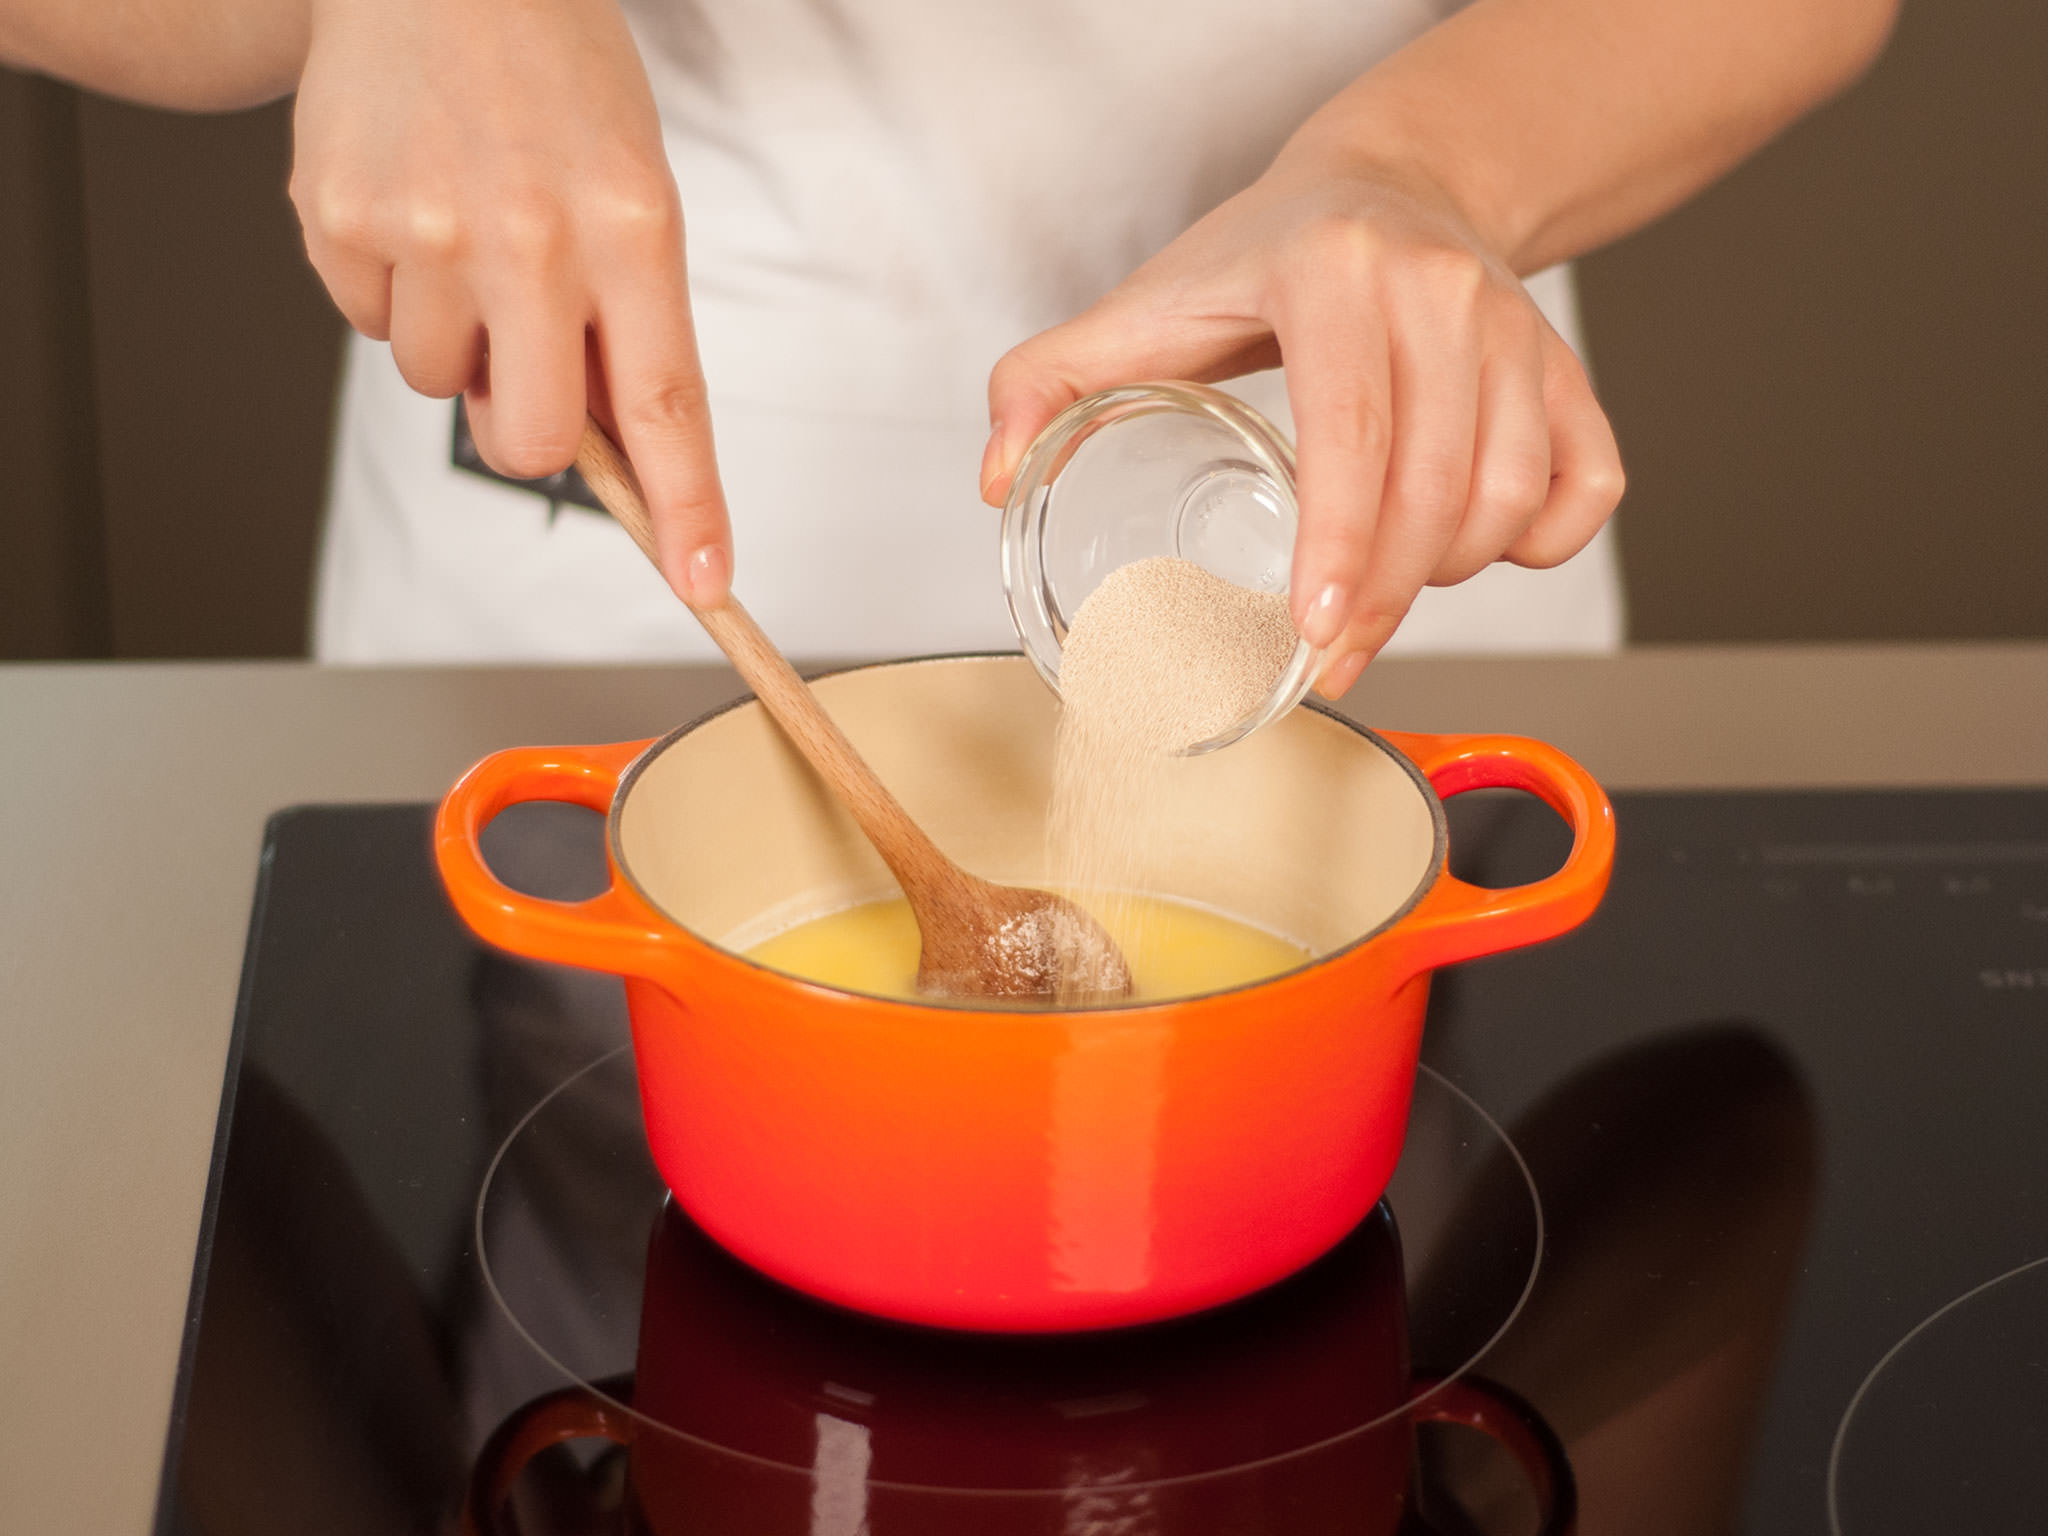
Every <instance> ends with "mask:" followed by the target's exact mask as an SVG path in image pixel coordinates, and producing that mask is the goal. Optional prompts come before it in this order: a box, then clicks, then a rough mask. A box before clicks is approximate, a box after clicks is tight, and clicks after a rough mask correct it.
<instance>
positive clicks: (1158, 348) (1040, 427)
mask: <svg viewBox="0 0 2048 1536" xmlns="http://www.w3.org/2000/svg"><path fill="white" fill-rule="evenodd" d="M1277 356H1278V354H1277V349H1276V348H1275V346H1274V344H1273V340H1272V333H1271V331H1270V330H1268V329H1267V328H1266V326H1265V325H1264V324H1263V323H1262V322H1258V321H1253V320H1247V319H1243V318H1237V317H1223V316H1199V317H1186V316H1177V315H1162V314H1160V313H1159V312H1157V311H1156V310H1154V309H1152V308H1150V307H1149V306H1146V305H1143V304H1141V303H1138V302H1134V301H1130V300H1126V299H1124V298H1123V297H1122V296H1121V295H1120V294H1111V295H1110V296H1109V297H1107V298H1105V299H1103V300H1101V301H1100V302H1099V303H1097V304H1095V305H1093V306H1091V307H1090V308H1088V309H1086V310H1084V311H1082V313H1080V314H1078V315H1076V316H1075V317H1074V318H1073V319H1071V320H1069V321H1067V322H1065V323H1064V324H1062V325H1056V326H1054V327H1052V329H1051V330H1046V331H1040V332H1039V333H1038V334H1037V335H1036V336H1033V337H1032V338H1030V340H1028V341H1025V342H1021V343H1019V344H1018V345H1017V346H1015V347H1012V348H1011V349H1010V350H1009V351H1008V352H1006V353H1004V354H1003V356H1002V358H1001V359H1000V360H999V361H998V362H997V363H996V366H995V368H994V369H993V371H991V372H990V374H989V379H988V417H989V438H988V447H987V448H986V449H985V450H983V452H982V457H981V496H982V500H984V501H986V502H987V503H988V504H989V505H990V506H1001V505H1002V502H1003V498H1004V497H1006V496H1008V495H1009V493H1010V482H1011V480H1013V479H1014V478H1015V477H1016V474H1017V463H1018V461H1019V460H1020V459H1022V458H1023V457H1024V450H1025V449H1027V448H1029V447H1030V446H1031V440H1032V439H1033V438H1035V437H1037V436H1038V434H1039V433H1041V432H1043V431H1044V430H1045V428H1046V426H1047V424H1048V423H1050V422H1051V420H1052V419H1053V417H1055V416H1057V415H1059V413H1060V412H1061V411H1063V410H1065V409H1066V408H1067V407H1068V406H1070V405H1072V404H1073V403H1074V402H1075V401H1076V400H1079V399H1080V398H1081V397H1082V396H1083V395H1091V394H1094V393H1095V392H1096V391H1097V390H1101V389H1109V388H1111V387H1113V386H1115V385H1118V384H1136V383H1141V382H1144V381H1147V380H1153V379H1191V380H1195V381H1197V382H1200V383H1213V382H1215V381H1216V380H1218V379H1228V378H1234V377H1236V376H1237V375H1238V374H1241V373H1249V372H1251V371H1252V370H1253V369H1255V368H1264V367H1270V366H1271V365H1272V363H1273V362H1274V361H1276V360H1277Z"/></svg>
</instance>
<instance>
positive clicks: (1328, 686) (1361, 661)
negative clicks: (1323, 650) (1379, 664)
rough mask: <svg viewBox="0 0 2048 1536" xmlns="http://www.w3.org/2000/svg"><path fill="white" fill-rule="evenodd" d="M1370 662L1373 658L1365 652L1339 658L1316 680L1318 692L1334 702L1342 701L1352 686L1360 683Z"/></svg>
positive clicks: (1355, 652)
mask: <svg viewBox="0 0 2048 1536" xmlns="http://www.w3.org/2000/svg"><path fill="white" fill-rule="evenodd" d="M1370 660H1372V658H1371V657H1370V656H1369V655H1367V654H1366V653H1365V652H1364V651H1353V652H1352V653H1351V654H1350V655H1348V656H1340V657H1338V658H1337V660H1335V661H1334V662H1332V663H1331V664H1330V665H1329V666H1328V667H1327V668H1325V669H1324V672H1323V675H1322V676H1321V677H1319V678H1318V679H1316V692H1318V693H1320V694H1321V695H1322V696H1323V697H1324V698H1326V699H1329V700H1331V701H1333V702H1334V701H1335V700H1337V699H1341V698H1342V697H1343V696H1344V695H1345V694H1347V693H1349V692H1350V691H1351V685H1352V684H1353V683H1355V682H1357V681H1358V678H1359V674H1361V673H1362V672H1364V671H1365V664H1366V663H1367V662H1368V661H1370Z"/></svg>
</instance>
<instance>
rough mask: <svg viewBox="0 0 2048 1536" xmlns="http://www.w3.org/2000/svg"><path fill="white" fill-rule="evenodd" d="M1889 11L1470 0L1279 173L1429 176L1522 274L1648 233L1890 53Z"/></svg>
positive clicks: (1743, 0) (1369, 80) (1821, 2)
mask: <svg viewBox="0 0 2048 1536" xmlns="http://www.w3.org/2000/svg"><path fill="white" fill-rule="evenodd" d="M1896 5H1897V0H1476V3H1475V4H1472V5H1470V6H1468V7H1467V8H1466V9H1464V10H1462V11H1460V12H1459V13H1458V14H1456V15H1455V16H1453V17H1451V18H1450V19H1449V20H1447V21H1445V22H1444V23H1443V24H1442V25H1440V26H1438V27H1436V28H1434V29H1432V30H1431V31H1430V32H1428V33H1426V34H1424V35H1423V36H1422V37H1421V38H1419V39H1417V40H1416V41H1415V42H1414V43H1412V44H1411V45H1409V46H1408V47H1407V48H1404V49H1402V50H1401V51H1400V52H1398V53H1396V54H1394V55H1393V56H1392V57H1390V58H1389V59H1387V60H1386V61H1385V62H1384V63H1382V64H1380V65H1379V66H1378V67H1376V68H1374V69H1372V70H1370V71H1368V72H1367V73H1366V74H1365V75H1364V76H1362V77H1361V78H1360V79H1359V80H1358V81H1357V82H1355V83H1354V84H1353V85H1351V86H1350V87H1349V88H1347V89H1346V90H1345V91H1343V92H1342V93H1341V94H1340V95H1338V96H1337V97H1336V98H1335V99H1334V100H1332V101H1331V102H1329V103H1328V104H1327V105H1326V106H1325V107H1323V108H1322V109H1321V110H1320V111H1318V112H1317V113H1316V115H1315V116H1314V117H1313V118H1311V119H1310V120H1309V122H1308V123H1306V124H1305V125H1304V126H1303V128H1302V129H1301V131H1300V132H1299V133H1298V134H1296V136H1295V138H1294V139H1293V141H1291V142H1290V144H1289V145H1288V147H1287V149H1286V150H1285V151H1283V153H1282V156H1281V163H1282V165H1283V166H1285V165H1287V164H1289V163H1290V162H1292V163H1302V162H1304V161H1307V162H1309V163H1321V164H1325V165H1326V164H1328V163H1329V157H1331V156H1334V157H1336V159H1337V161H1338V162H1339V163H1342V162H1344V161H1346V160H1349V161H1351V162H1353V163H1358V164H1361V165H1364V166H1370V167H1373V168H1374V169H1377V170H1384V169H1386V168H1388V167H1393V168H1397V169H1400V168H1405V169H1407V170H1410V171H1412V172H1416V173H1419V174H1421V175H1423V176H1425V177H1427V178H1428V179H1429V180H1430V181H1432V182H1434V183H1435V184H1436V185H1437V186H1438V187H1440V188H1441V189H1442V190H1443V191H1444V192H1445V193H1446V194H1447V195H1449V196H1450V198H1451V199H1452V200H1453V201H1454V202H1455V203H1456V204H1457V205H1458V206H1459V207H1460V208H1461V209H1462V210H1463V212H1464V213H1465V215H1466V217H1467V218H1468V219H1469V220H1470V221H1471V222H1472V224H1473V226H1474V228H1475V230H1476V231H1477V233H1478V234H1479V236H1480V237H1481V239H1482V240H1483V241H1484V242H1485V243H1486V244H1487V245H1488V247H1489V248H1491V249H1492V250H1493V251H1495V252H1496V253H1498V254H1499V255H1500V256H1501V257H1502V258H1503V259H1504V260H1506V261H1507V262H1508V263H1509V264H1510V265H1511V266H1513V267H1514V268H1515V270H1516V271H1518V272H1522V273H1528V272H1533V271H1536V270H1538V269H1540V268H1542V267H1546V266H1549V265H1550V264H1551V263H1552V262H1556V261H1562V260H1565V259H1566V258H1568V257H1571V256H1575V255H1578V254H1579V253H1581V252H1583V251H1586V250H1589V249H1591V248H1593V247H1594V246H1598V245H1601V244H1603V243H1605V242H1606V241H1609V240H1612V239H1615V238H1617V237H1618V236H1620V235H1624V234H1626V233H1628V232H1629V231H1631V230H1633V229H1636V228H1638V227H1640V226H1641V225H1643V224H1645V223H1648V222H1649V221H1650V220H1651V219H1653V218H1655V217H1657V215H1659V214H1661V213H1663V212H1665V211H1666V210H1667V209H1669V208H1671V207H1672V206H1673V205H1675V204H1676V203H1678V202H1680V201H1682V200H1683V199H1684V198H1686V197H1687V196H1689V195H1690V194H1691V193H1693V192H1695V191H1697V190H1698V189H1699V188H1700V187H1702V186H1704V185H1705V184H1706V183H1708V182H1709V181H1711V180H1713V179H1714V177H1716V176H1717V175H1719V174H1720V173H1721V172H1723V171H1725V170H1727V169H1728V168H1729V167H1730V166H1731V165H1733V164H1734V163H1735V162H1736V161H1738V160H1740V159H1741V158H1742V157H1743V156H1744V155H1746V154H1748V153H1749V152H1750V151H1751V150H1753V149H1755V148H1756V147H1757V146H1758V145H1759V144H1761V143H1763V142H1764V141H1765V140H1766V139H1768V138H1769V137H1770V136H1771V135H1772V134H1774V133H1776V132H1777V131H1778V130H1779V129H1781V128H1783V127H1784V126H1785V125H1786V124H1787V123H1789V122H1791V121H1792V120H1793V119H1794V118H1796V117H1797V116H1799V114H1800V113H1802V112H1804V111H1805V110H1806V109H1807V108H1809V107H1811V106H1813V105H1814V104H1815V103H1817V102H1819V101H1821V100H1823V99H1825V98H1826V97H1828V96H1830V95H1832V94H1833V93H1834V92H1836V91H1838V90H1840V89H1842V88H1843V87H1844V86H1846V85H1847V84H1848V83H1849V82H1850V81H1851V80H1853V79H1855V78H1856V76H1857V75H1858V74H1860V73H1861V72H1862V70H1863V69H1864V68H1865V67H1867V66H1868V64H1869V63H1870V61H1871V60H1872V59H1874V58H1875V57H1876V55H1877V53H1878V51H1879V49H1880V48H1882V46H1883V44H1884V40H1885V37H1886V36H1887V34H1888V32H1889V30H1890V26H1891V21H1892V17H1893V15H1894V13H1895V10H1896Z"/></svg>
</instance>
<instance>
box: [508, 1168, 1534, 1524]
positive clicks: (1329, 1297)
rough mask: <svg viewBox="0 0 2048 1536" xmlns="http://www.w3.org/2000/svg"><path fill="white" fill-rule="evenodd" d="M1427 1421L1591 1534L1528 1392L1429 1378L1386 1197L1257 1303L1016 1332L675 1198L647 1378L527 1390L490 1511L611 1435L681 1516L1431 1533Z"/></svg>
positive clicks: (657, 1265) (706, 1520) (654, 1301)
mask: <svg viewBox="0 0 2048 1536" xmlns="http://www.w3.org/2000/svg"><path fill="white" fill-rule="evenodd" d="M627 1396H630V1406H628V1405H627V1404H626V1403H625V1402H624V1401H622V1399H623V1398H625V1397H627ZM608 1399H609V1400H608ZM1417 1422H1449V1423H1456V1424H1465V1425H1469V1426H1471V1427H1473V1428H1477V1429H1481V1430H1483V1431H1484V1432H1486V1433H1488V1434H1490V1435H1492V1436H1493V1437H1494V1438H1496V1439H1497V1440H1499V1441H1500V1442H1501V1443H1502V1444H1504V1445H1505V1446H1506V1447H1507V1448H1508V1449H1509V1450H1510V1451H1511V1452H1512V1453H1513V1454H1514V1456H1515V1458H1516V1459H1517V1461H1518V1462H1519V1463H1520V1464H1521V1465H1522V1467H1523V1469H1524V1471H1525V1474H1526V1475H1527V1476H1528V1478H1529V1479H1530V1481H1531V1483H1532V1485H1533V1486H1534V1488H1535V1490H1536V1493H1537V1498H1538V1502H1539V1503H1540V1504H1541V1505H1542V1506H1543V1508H1544V1511H1545V1521H1546V1524H1545V1526H1544V1529H1546V1530H1565V1529H1568V1528H1569V1523H1570V1519H1571V1513H1572V1504H1573V1497H1572V1485H1571V1475H1570V1471H1569V1469H1568V1468H1567V1466H1566V1465H1565V1462H1564V1459H1563V1454H1562V1451H1561V1450H1560V1449H1559V1448H1558V1447H1557V1444H1556V1442H1555V1439H1554V1437H1552V1436H1551V1435H1550V1433H1549V1431H1548V1430H1547V1429H1546V1428H1545V1427H1544V1426H1543V1425H1542V1424H1541V1422H1540V1421H1539V1420H1537V1419H1536V1418H1535V1416H1534V1415H1533V1413H1532V1412H1531V1411H1530V1410H1529V1409H1528V1408H1527V1407H1526V1406H1525V1405H1523V1404H1521V1403H1520V1402H1519V1401H1518V1400H1516V1399H1514V1398H1513V1397H1511V1396H1510V1395H1508V1394H1506V1393H1505V1392H1503V1391H1501V1390H1500V1389H1498V1388H1495V1387H1492V1386H1490V1385H1487V1384H1485V1383H1482V1382H1478V1381H1475V1380H1471V1379H1469V1378H1468V1379H1464V1380H1457V1381H1452V1382H1449V1383H1437V1382H1433V1381H1427V1380H1416V1379H1413V1378H1411V1375H1410V1370H1409V1360H1408V1332H1407V1316H1406V1301H1405V1296H1404V1285H1403V1275H1402V1262H1401V1248H1400V1241H1399V1238H1398V1236H1397V1235H1396V1232H1395V1228H1394V1223H1393V1219H1392V1216H1391V1214H1390V1213H1389V1212H1388V1210H1387V1208H1386V1207H1385V1206H1384V1205H1382V1206H1381V1207H1379V1208H1378V1209H1377V1210H1376V1211H1375V1212H1374V1213H1373V1215H1372V1216H1371V1217H1370V1218H1369V1219H1368V1220H1367V1221H1366V1222H1365V1223H1364V1224H1363V1225H1362V1226H1360V1227H1359V1228H1358V1229H1357V1231H1355V1232H1354V1233H1353V1234H1352V1235H1351V1236H1350V1237H1349V1238H1347V1239H1346V1240H1345V1241H1344V1242H1342V1243H1341V1244H1339V1245H1338V1247H1337V1248H1336V1249H1334V1250H1333V1251H1332V1252H1331V1253H1330V1254H1329V1255H1328V1256H1326V1257H1325V1258H1324V1259H1322V1260H1321V1261H1319V1262H1318V1263H1316V1264H1315V1265H1313V1266H1311V1267H1310V1268H1309V1269H1308V1270H1306V1271H1305V1272H1303V1273H1302V1274H1300V1275H1298V1276H1296V1277H1295V1278H1294V1279H1292V1280H1290V1281H1287V1282H1285V1283H1283V1284H1282V1285H1280V1286H1278V1287H1276V1288H1274V1289H1272V1290H1270V1291H1268V1292H1265V1293H1263V1294H1261V1295H1259V1296H1256V1297H1254V1298H1251V1299H1250V1300H1248V1301H1245V1302H1241V1303H1239V1304H1237V1305H1236V1306H1233V1307H1229V1308H1225V1309H1223V1310H1221V1311H1219V1312H1215V1313H1211V1314H1209V1315H1207V1316H1204V1317H1200V1318H1195V1319H1191V1320H1186V1321H1181V1322H1175V1323H1166V1324H1160V1325H1155V1326H1152V1327H1147V1328H1140V1329H1130V1330H1124V1331H1121V1332H1116V1333H1108V1334H1092V1335H1072V1336H1063V1337H1036V1338H1018V1337H1001V1336H987V1337H976V1336H960V1335H955V1334H945V1333H939V1332H927V1331H924V1330H917V1329H909V1328H904V1327H901V1326H897V1325H893V1324H887V1323H879V1322H874V1321H871V1320H868V1319H865V1318H860V1317H857V1316H854V1315H852V1314H849V1313H844V1312H839V1311H836V1310H832V1309H828V1308H825V1307H821V1306H818V1305H816V1304H815V1303H812V1302H809V1301H807V1300H805V1299H803V1298H801V1297H798V1296H796V1295H795V1294H793V1293H791V1292H789V1291H786V1290H784V1289H782V1288H781V1287H779V1286H777V1285H775V1284H774V1283H772V1282H769V1281H766V1280H764V1279H762V1278H761V1277H759V1276H758V1275H756V1274H754V1273H752V1272H751V1271H749V1270H748V1269H746V1268H745V1267H744V1266H742V1265H741V1264H739V1263H738V1262H736V1261H735V1260H733V1259H731V1258H730V1257H728V1256H727V1255H726V1254H724V1253H723V1252H722V1251H720V1250H719V1249H718V1248H717V1247H716V1246H715V1245H714V1244H713V1243H712V1242H711V1241H710V1240H709V1239H707V1238H706V1237H705V1236H704V1235H703V1234H702V1233H701V1232H700V1231H699V1230H698V1229H697V1228H696V1227H695V1226H694V1225H693V1224H692V1223H691V1222H690V1221H689V1219H688V1218H687V1217H686V1216H684V1215H683V1214H682V1213H681V1212H680V1210H678V1209H677V1207H676V1206H675V1205H674V1204H672V1203H671V1204H669V1205H667V1206H666V1207H665V1208H664V1210H663V1212H662V1215H661V1217H660V1219H659V1220H658V1221H657V1223H656V1225H655V1228H654V1232H653V1236H652V1238H651V1240H650V1242H649V1247H648V1255H647V1274H646V1289H645V1292H644V1297H643V1302H642V1310H641V1320H640V1342H639V1352H638V1358H637V1361H636V1368H635V1371H634V1374H633V1377H632V1379H631V1382H630V1388H629V1389H628V1388H625V1387H622V1386H620V1385H619V1384H612V1385H611V1387H610V1388H609V1391H608V1393H607V1395H605V1396H600V1395H598V1394H597V1393H593V1392H591V1391H587V1390H585V1389H582V1388H572V1389H569V1390H567V1391H564V1392H558V1393H554V1394H550V1395H549V1396H546V1397H543V1398H540V1399H538V1400H536V1401H535V1402H532V1403H529V1404H528V1405H527V1406H526V1407H524V1408H522V1409H520V1410H519V1411H518V1412H517V1413H515V1414H514V1415H513V1416H512V1417H511V1418H509V1419H508V1420H507V1421H506V1422H505V1424H504V1425H502V1426H501V1427H500V1428H499V1430H498V1432H497V1433H496V1434H495V1435H494V1436H493V1437H492V1440H491V1442H490V1444H489V1445H487V1446H486V1448H485V1449H484V1451H483V1453H482V1455H481V1456H480V1457H479V1459H478V1464H477V1471H476V1475H475V1480H474V1482H473V1484H472V1495H471V1511H470V1516H471V1521H472V1525H473V1528H474V1529H477V1530H479V1531H485V1532H488V1531H492V1530H495V1529H498V1528H499V1527H498V1524H497V1523H496V1511H497V1510H498V1508H499V1507H500V1506H501V1504H502V1502H503V1499H504V1496H505V1494H506V1492H507V1490H508V1489H509V1488H510V1486H511V1484H512V1482H513V1480H514V1479H515V1478H516V1477H517V1475H518V1472H519V1470H520V1468H521V1466H522V1465H523V1464H524V1462H525V1461H526V1460H527V1459H529V1458H530V1457H531V1456H532V1455H534V1454H535V1453H536V1452H538V1451H539V1450H540V1449H542V1448H543V1447H545V1446H546V1445H548V1444H552V1443H555V1442H558V1441H561V1440H565V1439H571V1438H580V1437H588V1436H599V1437H603V1438H608V1439H612V1440H615V1441H619V1442H621V1443H623V1444H624V1445H626V1446H627V1448H628V1449H627V1457H628V1462H629V1467H630V1470H629V1473H628V1481H629V1486H630V1489H631V1494H630V1498H629V1504H630V1506H631V1508H632V1509H633V1511H634V1512H635V1516H636V1518H637V1520H638V1522H639V1524H640V1528H643V1529H646V1530H649V1531H653V1532H658V1533H663V1536H667V1533H680V1532H688V1533H691V1536H712V1533H724V1532H742V1531H744V1532H749V1533H759V1536H772V1533H776V1532H782V1531H789V1532H802V1533H810V1536H815V1533H820V1532H841V1531H843V1532H845V1533H847V1536H853V1533H855V1532H866V1533H869V1536H890V1533H908V1532H917V1533H927V1532H929V1533H934V1536H936V1533H940V1532H962V1531H973V1532H975V1533H977V1536H996V1533H1008V1532H1019V1533H1022V1532H1045V1533H1048V1536H1050V1533H1055V1532H1068V1531H1072V1530H1075V1529H1085V1530H1088V1531H1091V1532H1094V1531H1102V1532H1125V1531H1130V1532H1148V1533H1160V1536H1164V1533H1168V1532H1190V1533H1193V1532H1219V1533H1220V1532H1251V1531H1266V1530H1285V1531H1288V1532H1290V1533H1301V1536H1313V1533H1318V1532H1331V1533H1335V1532H1340V1531H1341V1532H1346V1533H1361V1532H1388V1533H1392V1532H1396V1531H1411V1532H1413V1531H1421V1530H1423V1529H1425V1527H1423V1526H1422V1525H1420V1524H1419V1523H1418V1522H1417V1520H1416V1517H1415V1515H1414V1512H1413V1510H1412V1508H1411V1502H1412V1501H1411V1493H1410V1489H1411V1484H1412V1481H1413V1467H1414V1425H1415V1424H1416V1423H1417ZM1076 1520H1079V1521H1080V1522H1081V1524H1080V1525H1078V1526H1077V1525H1076V1523H1075V1522H1076Z"/></svg>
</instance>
